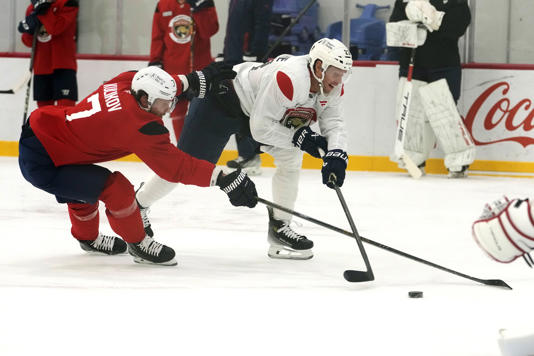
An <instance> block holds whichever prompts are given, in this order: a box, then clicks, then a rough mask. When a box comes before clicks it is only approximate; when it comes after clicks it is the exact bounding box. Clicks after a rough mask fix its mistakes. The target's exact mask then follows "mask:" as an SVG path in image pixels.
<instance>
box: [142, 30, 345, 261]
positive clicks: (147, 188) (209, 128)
mask: <svg viewBox="0 0 534 356" xmlns="http://www.w3.org/2000/svg"><path fill="white" fill-rule="evenodd" d="M351 69H352V57H351V54H350V52H349V51H348V50H347V48H346V47H345V46H344V45H343V44H342V43H341V42H339V41H337V40H332V39H327V38H325V39H321V40H319V41H317V42H316V43H315V44H314V45H313V46H312V47H311V50H310V53H309V55H303V56H291V55H281V56H278V57H276V58H275V59H274V60H272V61H271V62H268V63H263V64H262V63H253V62H245V63H241V64H238V65H236V66H234V70H235V71H236V72H237V76H236V78H235V79H234V80H227V81H223V82H220V83H219V85H218V88H216V89H215V90H213V91H212V92H211V93H210V94H208V96H207V98H206V99H205V100H196V99H194V100H193V101H192V102H191V107H190V108H189V112H188V114H187V117H186V120H185V125H184V130H183V132H182V136H181V137H180V141H179V142H178V148H180V149H181V150H183V151H184V152H187V153H189V154H190V155H192V156H193V157H197V158H200V159H205V160H207V161H209V162H212V163H215V162H217V160H218V159H219V157H220V155H221V153H222V151H223V149H224V147H225V145H226V144H227V142H228V140H229V138H230V135H232V134H234V133H236V132H240V133H243V134H246V133H248V134H249V135H251V137H252V138H253V139H254V140H256V141H257V142H258V143H260V144H261V149H262V151H263V152H266V153H268V154H270V155H272V156H273V157H274V161H275V165H276V171H275V173H274V176H273V178H272V192H273V200H274V202H276V203H277V204H280V205H283V206H285V207H287V208H289V209H292V208H293V207H294V205H295V201H296V199H297V192H298V180H299V175H300V170H301V167H302V155H303V151H304V152H307V153H309V154H310V155H312V156H314V157H317V158H320V157H321V156H322V155H323V154H324V158H323V160H324V164H323V168H322V181H323V183H324V184H329V183H328V179H329V177H330V175H331V174H332V173H333V174H335V176H336V177H337V185H338V186H341V185H343V181H344V178H345V169H346V167H347V160H348V159H347V153H346V150H347V133H346V129H345V123H344V120H343V117H342V114H341V111H340V107H341V102H342V99H343V94H344V89H343V84H344V82H346V80H347V79H348V78H349V76H350V73H351ZM315 123H318V124H319V128H320V131H321V135H320V134H318V133H316V132H314V130H312V128H311V127H310V125H312V124H315ZM321 151H323V152H321ZM176 186H177V184H175V183H169V182H167V181H165V180H164V179H161V178H160V177H157V176H155V177H153V178H152V179H150V180H149V181H148V182H147V183H146V184H145V185H143V186H142V187H141V189H139V190H138V192H137V200H138V202H139V204H140V205H141V206H142V209H141V213H142V214H145V213H146V208H148V207H150V206H151V205H152V204H153V203H155V202H156V201H157V200H158V199H160V198H162V197H163V196H165V195H166V194H168V193H170V192H171V191H172V190H173V189H174V188H175V187H176ZM268 210H269V227H268V234H267V235H268V241H269V243H270V248H269V252H268V255H269V256H270V257H272V258H288V259H309V258H311V257H312V256H313V254H312V247H313V242H312V241H311V240H309V239H307V238H306V236H304V235H301V234H299V233H297V232H295V231H294V230H293V229H292V228H291V227H290V225H289V224H290V221H291V215H290V214H287V213H284V212H282V211H278V210H276V209H275V210H274V211H273V210H272V209H270V208H268ZM146 223H147V224H146V225H145V228H146V231H147V233H149V234H152V230H151V227H150V225H149V222H148V219H146Z"/></svg>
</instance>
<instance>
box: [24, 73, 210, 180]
mask: <svg viewBox="0 0 534 356" xmlns="http://www.w3.org/2000/svg"><path fill="white" fill-rule="evenodd" d="M134 75H135V72H124V73H122V74H120V75H118V76H117V77H115V78H113V79H112V80H110V81H109V82H107V83H104V84H103V85H101V86H100V87H99V88H98V89H97V90H96V91H94V92H93V93H91V94H90V95H89V96H88V97H87V98H85V99H84V100H82V101H81V102H79V103H78V104H77V105H76V106H72V107H57V106H45V107H42V108H40V109H37V110H36V111H34V112H33V113H32V114H31V116H30V126H31V127H32V129H33V132H34V133H35V135H36V136H37V138H38V139H39V141H41V143H42V144H43V146H44V148H45V149H46V151H47V152H48V154H49V156H50V157H51V158H52V160H53V161H54V164H55V165H56V166H62V165H67V164H91V163H98V162H105V161H110V160H113V159H117V158H120V157H124V156H126V155H129V154H130V153H135V154H136V155H137V156H138V157H139V158H140V159H141V160H142V161H143V162H145V163H146V164H147V165H148V166H149V167H150V168H151V169H152V170H153V171H154V172H155V173H156V174H157V175H159V176H160V177H161V178H163V179H165V180H168V181H170V182H180V183H183V184H194V185H198V186H201V187H206V186H209V185H210V179H211V175H212V173H213V169H214V168H215V165H214V164H212V163H210V162H208V161H203V160H199V159H196V158H194V157H192V156H190V155H188V154H187V153H185V152H183V151H181V150H179V149H178V148H177V147H176V146H174V145H172V144H171V142H170V139H169V132H168V131H167V129H166V128H165V127H164V126H163V121H162V119H161V118H160V117H159V116H156V115H154V114H151V113H149V112H147V111H145V110H143V109H142V108H141V107H140V106H139V104H138V103H137V101H136V99H135V98H134V97H133V95H132V94H130V87H131V84H132V79H133V77H134ZM176 80H177V83H181V82H180V80H179V79H178V78H176ZM179 85H180V84H179ZM179 91H180V90H179Z"/></svg>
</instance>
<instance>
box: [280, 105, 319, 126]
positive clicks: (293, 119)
mask: <svg viewBox="0 0 534 356" xmlns="http://www.w3.org/2000/svg"><path fill="white" fill-rule="evenodd" d="M315 121H317V112H316V111H315V109H313V108H295V109H287V111H286V112H285V114H284V117H282V120H280V123H281V124H282V125H284V126H285V127H287V128H290V129H291V128H293V129H298V128H299V127H302V126H309V125H311V124H312V123H313V122H315Z"/></svg>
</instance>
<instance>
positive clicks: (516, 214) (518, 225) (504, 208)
mask: <svg viewBox="0 0 534 356" xmlns="http://www.w3.org/2000/svg"><path fill="white" fill-rule="evenodd" d="M472 232H473V237H474V238H475V241H476V242H477V244H478V245H479V246H480V247H481V248H482V250H484V252H486V254H487V255H488V256H490V257H491V258H492V259H494V260H496V261H498V262H503V263H509V262H512V261H514V260H515V259H516V258H518V257H520V256H522V255H524V254H525V253H528V252H530V251H531V250H533V249H534V217H533V214H532V207H531V205H530V201H529V200H528V199H525V200H521V199H513V200H511V201H508V199H507V198H504V199H501V200H498V201H496V202H494V203H493V204H486V207H485V208H484V211H483V213H482V216H481V217H480V218H479V219H478V220H476V221H475V222H474V223H473V227H472Z"/></svg>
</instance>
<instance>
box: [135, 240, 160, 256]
mask: <svg viewBox="0 0 534 356" xmlns="http://www.w3.org/2000/svg"><path fill="white" fill-rule="evenodd" d="M139 248H141V251H143V252H144V253H147V254H149V255H152V256H159V253H160V252H161V250H162V249H163V245H162V244H160V243H159V242H156V241H154V240H153V239H152V238H151V237H149V236H147V237H145V238H144V240H143V241H141V242H140V243H139Z"/></svg>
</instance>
